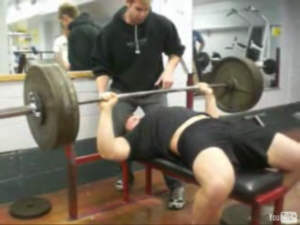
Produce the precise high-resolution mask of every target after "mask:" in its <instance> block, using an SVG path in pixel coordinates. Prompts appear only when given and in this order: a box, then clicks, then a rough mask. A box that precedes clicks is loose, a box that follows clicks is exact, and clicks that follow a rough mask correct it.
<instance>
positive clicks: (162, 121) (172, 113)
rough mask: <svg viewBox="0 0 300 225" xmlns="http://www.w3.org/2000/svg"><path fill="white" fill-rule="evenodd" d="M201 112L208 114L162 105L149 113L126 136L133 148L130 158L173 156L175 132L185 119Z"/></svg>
mask: <svg viewBox="0 0 300 225" xmlns="http://www.w3.org/2000/svg"><path fill="white" fill-rule="evenodd" d="M199 114H204V115H207V114H206V113H200V112H195V111H192V110H189V109H186V108H183V107H162V108H160V109H158V110H155V111H154V112H151V113H148V114H147V115H146V116H144V118H143V119H141V121H140V123H139V124H138V125H137V126H136V128H135V129H134V130H132V131H131V132H129V133H127V134H126V135H125V136H124V138H125V139H126V140H127V141H128V142H129V145H130V149H131V151H130V156H129V159H131V160H143V159H148V160H149V159H153V158H157V157H165V158H169V157H172V154H171V152H170V151H169V145H170V141H171V138H172V136H173V134H174V133H175V131H176V130H177V128H179V126H180V125H182V124H183V123H184V122H185V121H187V120H188V119H190V118H191V117H194V116H196V115H199Z"/></svg>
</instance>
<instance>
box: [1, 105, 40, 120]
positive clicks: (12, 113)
mask: <svg viewBox="0 0 300 225" xmlns="http://www.w3.org/2000/svg"><path fill="white" fill-rule="evenodd" d="M34 110H36V107H35V106H34V105H25V106H19V107H12V108H6V109H0V119H2V118H10V117H16V116H23V115H27V114H30V113H33V112H34Z"/></svg>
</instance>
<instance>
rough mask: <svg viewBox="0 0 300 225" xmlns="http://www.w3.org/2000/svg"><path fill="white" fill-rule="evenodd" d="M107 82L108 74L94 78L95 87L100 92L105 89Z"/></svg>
mask: <svg viewBox="0 0 300 225" xmlns="http://www.w3.org/2000/svg"><path fill="white" fill-rule="evenodd" d="M108 82H109V76H108V75H102V76H100V77H98V78H97V79H96V83H97V89H98V91H99V92H100V93H103V92H105V91H106V89H107V86H108Z"/></svg>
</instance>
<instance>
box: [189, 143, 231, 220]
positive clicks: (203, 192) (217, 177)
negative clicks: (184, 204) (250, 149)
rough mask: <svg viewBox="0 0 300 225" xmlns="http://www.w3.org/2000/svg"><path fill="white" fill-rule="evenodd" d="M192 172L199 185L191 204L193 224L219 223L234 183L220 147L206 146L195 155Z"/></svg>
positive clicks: (228, 164) (227, 161)
mask: <svg viewBox="0 0 300 225" xmlns="http://www.w3.org/2000/svg"><path fill="white" fill-rule="evenodd" d="M193 172H194V175H195V178H196V180H197V181H198V183H199V185H200V187H199V189H198V191H197V192H196V195H195V199H194V206H193V224H219V220H220V217H221V215H222V209H223V205H224V203H225V201H226V199H227V198H228V196H229V195H230V193H231V191H232V189H233V185H234V180H235V176H234V170H233V167H232V164H231V163H230V161H229V159H228V158H227V156H226V155H225V154H224V152H223V151H222V150H221V149H220V148H216V147H211V148H207V149H205V150H204V151H202V152H201V153H199V155H198V156H197V157H196V159H195V161H194V164H193Z"/></svg>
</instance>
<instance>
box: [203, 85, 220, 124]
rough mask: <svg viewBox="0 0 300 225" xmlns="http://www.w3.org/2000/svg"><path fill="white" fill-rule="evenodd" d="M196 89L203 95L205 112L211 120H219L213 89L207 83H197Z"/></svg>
mask: <svg viewBox="0 0 300 225" xmlns="http://www.w3.org/2000/svg"><path fill="white" fill-rule="evenodd" d="M198 87H199V90H200V92H201V93H203V95H204V99H205V112H206V113H207V114H209V115H210V116H211V117H213V118H219V117H220V113H219V110H218V107H217V103H216V97H215V95H214V91H213V89H212V88H211V87H210V86H209V85H208V84H207V83H203V82H200V83H198Z"/></svg>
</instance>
